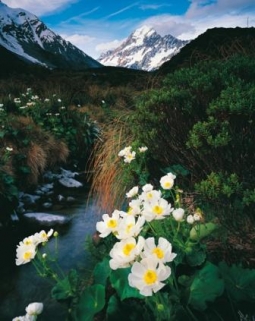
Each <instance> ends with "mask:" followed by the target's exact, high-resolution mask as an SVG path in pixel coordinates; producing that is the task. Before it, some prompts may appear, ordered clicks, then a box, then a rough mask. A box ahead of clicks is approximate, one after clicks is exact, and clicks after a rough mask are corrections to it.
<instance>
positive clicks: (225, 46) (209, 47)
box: [157, 27, 255, 74]
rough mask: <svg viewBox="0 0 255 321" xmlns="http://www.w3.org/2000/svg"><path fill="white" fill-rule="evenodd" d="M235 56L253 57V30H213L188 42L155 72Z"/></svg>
mask: <svg viewBox="0 0 255 321" xmlns="http://www.w3.org/2000/svg"><path fill="white" fill-rule="evenodd" d="M235 54H243V55H254V56H255V28H253V27H252V28H239V27H237V28H213V29H208V30H207V31H206V32H205V33H203V34H201V35H199V36H198V37H197V38H196V39H194V40H192V41H190V43H188V44H187V45H186V46H185V47H183V48H182V49H181V50H180V52H179V53H178V54H177V55H175V56H174V57H173V58H172V59H171V60H170V61H167V62H165V63H164V64H163V65H162V66H161V67H160V68H159V69H158V70H157V72H159V73H161V74H165V73H169V72H172V71H174V70H176V69H179V68H181V67H187V66H192V65H194V64H195V63H197V62H200V61H203V60H213V59H227V58H228V57H231V56H233V55H235Z"/></svg>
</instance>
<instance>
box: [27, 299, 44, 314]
mask: <svg viewBox="0 0 255 321" xmlns="http://www.w3.org/2000/svg"><path fill="white" fill-rule="evenodd" d="M42 311H43V303H41V302H33V303H30V304H29V305H28V306H27V307H26V312H27V314H28V315H39V314H41V313H42Z"/></svg>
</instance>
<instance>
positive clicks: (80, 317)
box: [76, 284, 105, 321]
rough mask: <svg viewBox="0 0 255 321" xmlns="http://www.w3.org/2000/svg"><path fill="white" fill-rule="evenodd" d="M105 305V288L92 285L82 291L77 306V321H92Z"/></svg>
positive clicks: (99, 285)
mask: <svg viewBox="0 0 255 321" xmlns="http://www.w3.org/2000/svg"><path fill="white" fill-rule="evenodd" d="M104 305H105V287H104V286H103V285H101V284H95V285H92V286H90V287H88V288H86V289H85V290H84V292H83V293H82V295H81V298H80V301H79V303H78V305H77V315H76V320H77V321H93V320H94V315H95V314H96V313H98V312H100V311H101V310H102V309H103V307H104Z"/></svg>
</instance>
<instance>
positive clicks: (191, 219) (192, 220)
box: [187, 215, 195, 224]
mask: <svg viewBox="0 0 255 321" xmlns="http://www.w3.org/2000/svg"><path fill="white" fill-rule="evenodd" d="M194 222H195V220H194V217H193V215H188V216H187V223H188V224H193V223H194Z"/></svg>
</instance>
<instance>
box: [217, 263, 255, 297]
mask: <svg viewBox="0 0 255 321" xmlns="http://www.w3.org/2000/svg"><path fill="white" fill-rule="evenodd" d="M219 269H220V272H221V274H222V277H223V279H224V281H225V286H226V290H227V292H228V294H229V296H230V298H231V299H232V300H234V301H236V302H240V301H250V302H255V290H254V289H255V270H254V269H253V270H250V269H244V268H242V267H240V266H237V265H233V266H231V267H230V266H228V265H227V264H226V263H225V262H221V263H220V264H219Z"/></svg>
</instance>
